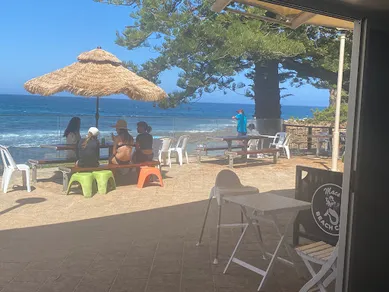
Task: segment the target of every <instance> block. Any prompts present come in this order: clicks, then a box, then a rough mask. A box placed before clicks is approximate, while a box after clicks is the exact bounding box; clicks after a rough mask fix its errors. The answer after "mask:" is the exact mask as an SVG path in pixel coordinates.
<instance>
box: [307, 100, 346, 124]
mask: <svg viewBox="0 0 389 292" xmlns="http://www.w3.org/2000/svg"><path fill="white" fill-rule="evenodd" d="M347 111H348V106H347V104H344V103H343V104H342V105H341V107H340V124H345V123H346V122H347ZM312 113H313V118H312V119H310V120H309V122H312V123H314V124H319V123H323V122H324V123H330V124H334V122H335V106H331V107H328V108H326V109H324V110H318V109H316V110H315V111H313V112H312Z"/></svg>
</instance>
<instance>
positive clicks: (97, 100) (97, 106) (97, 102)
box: [95, 97, 100, 128]
mask: <svg viewBox="0 0 389 292" xmlns="http://www.w3.org/2000/svg"><path fill="white" fill-rule="evenodd" d="M99 102H100V97H97V99H96V114H95V118H96V128H98V127H99Z"/></svg>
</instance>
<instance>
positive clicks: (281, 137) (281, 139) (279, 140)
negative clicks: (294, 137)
mask: <svg viewBox="0 0 389 292" xmlns="http://www.w3.org/2000/svg"><path fill="white" fill-rule="evenodd" d="M289 141H290V134H287V133H286V132H278V133H277V134H276V135H275V136H274V139H273V142H271V143H270V145H269V148H272V147H275V148H277V149H280V148H281V149H284V151H285V155H286V157H287V158H288V159H290V149H289Z"/></svg>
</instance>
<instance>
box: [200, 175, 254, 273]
mask: <svg viewBox="0 0 389 292" xmlns="http://www.w3.org/2000/svg"><path fill="white" fill-rule="evenodd" d="M248 194H259V190H258V189H257V188H256V187H251V186H244V185H242V183H241V182H240V179H239V177H238V176H237V175H236V173H235V172H233V171H231V170H228V169H224V170H222V171H220V172H219V173H218V175H217V176H216V181H215V186H214V187H213V188H212V189H211V192H210V194H209V200H208V205H207V209H206V211H205V216H204V222H203V226H202V228H201V232H200V238H199V241H198V243H197V246H199V245H200V244H201V241H202V239H203V234H204V228H205V224H206V222H207V217H208V212H209V208H210V206H211V201H212V199H214V198H216V200H217V204H218V219H217V225H216V227H217V234H216V253H215V259H214V261H213V263H214V264H215V265H216V264H218V262H219V260H218V256H219V239H220V228H222V227H230V228H231V227H244V228H247V227H248V223H243V213H241V223H236V224H221V223H220V222H221V213H222V205H223V203H224V200H223V196H238V195H248ZM257 230H258V235H259V239H260V240H261V241H262V237H261V232H260V230H259V226H258V225H257Z"/></svg>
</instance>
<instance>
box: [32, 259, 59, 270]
mask: <svg viewBox="0 0 389 292" xmlns="http://www.w3.org/2000/svg"><path fill="white" fill-rule="evenodd" d="M62 261H63V260H47V261H33V262H29V263H28V265H27V267H26V269H27V270H43V271H52V270H55V269H57V268H59V267H60V266H61V264H62Z"/></svg>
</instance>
